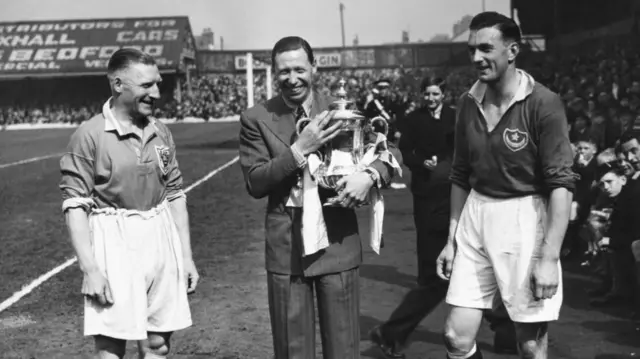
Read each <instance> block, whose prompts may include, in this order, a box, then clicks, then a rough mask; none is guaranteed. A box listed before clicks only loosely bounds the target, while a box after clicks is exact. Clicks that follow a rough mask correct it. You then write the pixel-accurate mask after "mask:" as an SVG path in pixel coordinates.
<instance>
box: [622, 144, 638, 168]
mask: <svg viewBox="0 0 640 359" xmlns="http://www.w3.org/2000/svg"><path fill="white" fill-rule="evenodd" d="M622 153H623V154H624V158H625V159H626V160H627V161H628V162H629V163H630V164H631V165H632V166H633V169H634V170H636V171H639V170H640V144H639V143H638V140H636V139H635V138H633V139H631V140H630V141H627V142H625V143H623V144H622Z"/></svg>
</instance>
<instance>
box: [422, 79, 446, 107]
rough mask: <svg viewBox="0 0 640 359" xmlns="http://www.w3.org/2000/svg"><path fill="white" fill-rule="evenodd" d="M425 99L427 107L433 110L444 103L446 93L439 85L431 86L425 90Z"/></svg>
mask: <svg viewBox="0 0 640 359" xmlns="http://www.w3.org/2000/svg"><path fill="white" fill-rule="evenodd" d="M423 96H424V101H425V102H426V104H427V107H428V108H429V109H431V110H435V109H437V108H438V106H440V104H441V103H442V99H443V98H444V94H443V93H442V90H441V89H440V87H439V86H435V85H433V86H429V87H427V88H426V89H425V90H424V93H423Z"/></svg>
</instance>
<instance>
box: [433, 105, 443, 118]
mask: <svg viewBox="0 0 640 359" xmlns="http://www.w3.org/2000/svg"><path fill="white" fill-rule="evenodd" d="M441 114H442V104H440V105H438V107H436V109H435V111H433V112H432V113H431V115H432V116H433V118H435V119H436V120H439V119H440V115H441Z"/></svg>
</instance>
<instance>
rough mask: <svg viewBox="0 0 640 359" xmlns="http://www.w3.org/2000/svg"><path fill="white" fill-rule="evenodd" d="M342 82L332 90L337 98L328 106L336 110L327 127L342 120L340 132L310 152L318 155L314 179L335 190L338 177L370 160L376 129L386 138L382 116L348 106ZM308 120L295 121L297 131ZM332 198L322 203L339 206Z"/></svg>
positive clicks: (298, 132) (364, 165)
mask: <svg viewBox="0 0 640 359" xmlns="http://www.w3.org/2000/svg"><path fill="white" fill-rule="evenodd" d="M345 83H346V82H345V81H344V79H340V81H339V84H340V88H339V89H338V91H337V92H336V94H335V96H336V97H337V98H338V100H336V101H334V102H333V103H332V105H331V110H335V111H336V112H335V113H334V115H333V117H332V118H331V119H330V120H329V122H328V124H327V127H330V126H331V125H333V124H335V123H336V122H342V128H341V130H340V133H339V134H338V135H337V136H336V137H334V138H333V139H332V140H331V141H329V142H327V143H326V144H325V145H324V146H323V147H322V148H320V149H319V150H318V151H317V152H316V153H314V154H312V156H313V155H315V156H317V158H318V159H319V165H318V166H317V169H314V171H312V175H313V177H314V178H315V180H316V183H317V184H318V185H319V186H320V187H323V188H325V189H329V190H333V191H337V190H338V188H337V183H338V181H339V180H340V179H341V178H343V177H345V176H349V175H351V174H353V173H356V172H358V171H362V170H363V169H364V168H365V167H366V166H367V165H368V163H365V162H368V161H369V159H370V160H373V156H374V155H373V153H374V152H375V148H376V146H377V144H378V142H379V141H380V136H378V133H381V134H382V135H384V136H383V139H384V140H386V135H387V131H388V129H389V125H388V124H387V121H386V120H385V119H384V118H383V117H381V116H377V117H374V118H371V119H368V118H366V117H365V116H364V115H363V114H362V113H361V112H359V111H357V110H353V109H348V106H349V105H351V104H352V103H353V101H349V100H347V91H346V90H345V88H344V86H345ZM310 121H311V119H309V118H303V119H300V120H299V121H298V123H297V124H296V132H297V134H298V135H299V134H300V132H301V131H302V130H303V129H304V127H305V126H306V125H307V124H308V123H309V122H310ZM365 157H366V158H365ZM335 198H336V197H333V198H330V199H329V200H328V201H327V203H326V204H325V205H329V206H338V207H339V206H341V205H340V203H337V202H335Z"/></svg>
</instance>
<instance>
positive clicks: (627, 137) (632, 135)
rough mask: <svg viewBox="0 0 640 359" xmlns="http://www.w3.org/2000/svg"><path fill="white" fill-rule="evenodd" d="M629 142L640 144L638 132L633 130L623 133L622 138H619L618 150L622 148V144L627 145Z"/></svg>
mask: <svg viewBox="0 0 640 359" xmlns="http://www.w3.org/2000/svg"><path fill="white" fill-rule="evenodd" d="M631 140H636V141H638V142H640V139H639V137H638V131H634V130H633V129H631V130H627V131H625V132H624V133H623V134H622V136H620V148H622V144H624V143H627V142H629V141H631Z"/></svg>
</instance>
